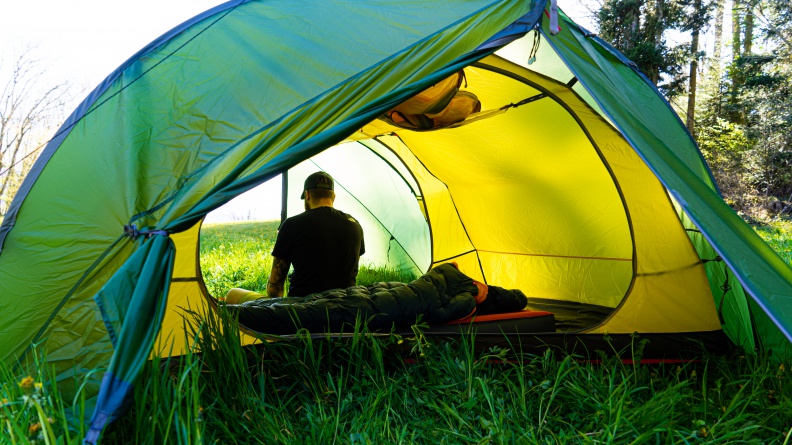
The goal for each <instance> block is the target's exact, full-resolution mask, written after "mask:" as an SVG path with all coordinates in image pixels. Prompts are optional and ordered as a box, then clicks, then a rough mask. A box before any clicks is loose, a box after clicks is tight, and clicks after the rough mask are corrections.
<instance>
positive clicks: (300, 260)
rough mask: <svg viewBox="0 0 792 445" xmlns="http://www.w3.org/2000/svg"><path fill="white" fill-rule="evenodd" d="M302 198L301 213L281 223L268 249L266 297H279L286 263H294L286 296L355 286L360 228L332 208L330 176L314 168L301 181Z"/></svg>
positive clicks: (360, 251) (361, 249) (361, 245)
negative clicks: (269, 259)
mask: <svg viewBox="0 0 792 445" xmlns="http://www.w3.org/2000/svg"><path fill="white" fill-rule="evenodd" d="M301 199H303V200H305V212H303V213H301V214H299V215H296V216H293V217H291V218H288V219H287V220H286V221H284V222H283V224H282V225H281V228H280V230H279V231H278V237H277V239H276V241H275V247H274V248H273V250H272V271H271V273H270V277H269V281H268V282H267V296H269V297H282V296H283V294H284V285H285V283H286V274H287V273H288V271H289V266H290V265H293V266H294V272H293V274H292V276H291V279H290V284H289V296H290V297H300V296H305V295H308V294H312V293H316V292H321V291H323V290H327V289H335V288H346V287H349V286H354V285H355V278H356V277H357V273H358V262H359V259H360V256H361V255H363V253H365V245H364V243H363V228H361V227H360V223H358V222H357V220H355V218H353V217H352V216H350V215H348V214H346V213H344V212H342V211H340V210H337V209H335V208H333V202H334V201H335V191H334V182H333V178H332V177H331V176H330V175H328V174H327V173H325V172H322V171H319V172H316V173H314V174H312V175H310V176H308V178H306V179H305V184H304V187H303V191H302V196H301Z"/></svg>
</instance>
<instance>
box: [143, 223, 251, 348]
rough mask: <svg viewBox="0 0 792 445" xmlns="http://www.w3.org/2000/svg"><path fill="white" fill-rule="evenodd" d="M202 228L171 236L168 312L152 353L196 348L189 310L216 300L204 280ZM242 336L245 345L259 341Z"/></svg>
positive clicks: (202, 308) (200, 308)
mask: <svg viewBox="0 0 792 445" xmlns="http://www.w3.org/2000/svg"><path fill="white" fill-rule="evenodd" d="M200 229H201V223H200V222H199V223H198V224H196V225H195V226H193V227H191V228H190V229H189V230H185V231H184V232H180V233H174V234H172V235H171V237H170V238H171V240H172V241H173V244H174V246H175V248H176V256H175V258H174V261H173V273H172V276H171V284H170V288H169V290H168V301H167V305H166V307H165V315H164V316H163V318H162V326H161V328H160V330H159V333H158V334H157V338H156V340H155V341H154V348H153V349H152V351H151V357H154V356H160V357H169V356H177V355H183V354H185V353H186V352H187V351H188V350H190V349H191V348H193V346H194V341H195V339H194V338H190V337H189V335H190V332H189V331H185V327H186V326H189V325H190V324H191V323H193V324H194V323H195V322H196V320H194V319H193V317H194V315H193V314H190V312H193V313H197V314H200V313H203V312H205V311H206V310H210V309H211V308H212V307H213V306H214V305H216V304H217V301H216V300H215V299H214V297H213V296H211V295H207V294H206V293H205V291H206V288H205V287H204V286H203V285H202V284H201V283H202V281H203V277H202V276H201V270H200V261H199V255H200V253H199V249H198V247H199V243H200ZM218 297H220V295H218ZM241 339H242V340H241V341H242V344H244V345H248V344H252V343H254V342H255V341H256V338H255V337H251V336H249V335H246V334H241Z"/></svg>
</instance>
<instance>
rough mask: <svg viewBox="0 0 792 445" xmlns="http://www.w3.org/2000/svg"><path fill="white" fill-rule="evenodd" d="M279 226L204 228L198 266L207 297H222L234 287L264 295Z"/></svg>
mask: <svg viewBox="0 0 792 445" xmlns="http://www.w3.org/2000/svg"><path fill="white" fill-rule="evenodd" d="M278 225H279V223H278V221H266V222H244V223H227V224H207V225H205V226H203V227H202V228H201V239H200V257H201V259H200V264H201V271H202V272H203V278H204V283H205V284H206V289H207V290H208V291H209V294H211V295H212V296H214V297H223V296H224V295H225V294H226V292H228V290H229V289H231V288H233V287H240V288H243V289H248V290H252V291H257V292H261V293H266V290H267V280H268V279H269V273H270V270H271V269H272V255H271V254H272V246H273V245H274V244H275V237H276V236H277V233H278V232H277V230H278Z"/></svg>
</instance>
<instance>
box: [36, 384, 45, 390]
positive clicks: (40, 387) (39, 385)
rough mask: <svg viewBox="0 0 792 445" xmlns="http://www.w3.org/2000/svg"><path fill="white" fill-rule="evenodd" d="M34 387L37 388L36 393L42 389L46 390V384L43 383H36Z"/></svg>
mask: <svg viewBox="0 0 792 445" xmlns="http://www.w3.org/2000/svg"><path fill="white" fill-rule="evenodd" d="M34 386H35V387H36V391H41V390H42V388H44V384H43V383H41V382H36V384H35V385H34Z"/></svg>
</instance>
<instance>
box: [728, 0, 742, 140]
mask: <svg viewBox="0 0 792 445" xmlns="http://www.w3.org/2000/svg"><path fill="white" fill-rule="evenodd" d="M742 8H743V6H742V3H741V2H740V0H732V65H733V69H731V70H730V71H729V72H730V77H731V91H730V93H729V112H728V114H729V120H730V121H731V122H733V123H735V124H742V123H743V122H744V118H743V114H742V112H741V111H740V110H739V106H738V102H739V95H740V86H742V84H743V83H744V80H743V78H742V73H741V70H740V69H739V67H738V66H737V61H738V60H739V58H740V57H741V50H742V45H741V43H742V41H741V38H740V37H741V34H742V24H743V20H742V17H741V16H742Z"/></svg>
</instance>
